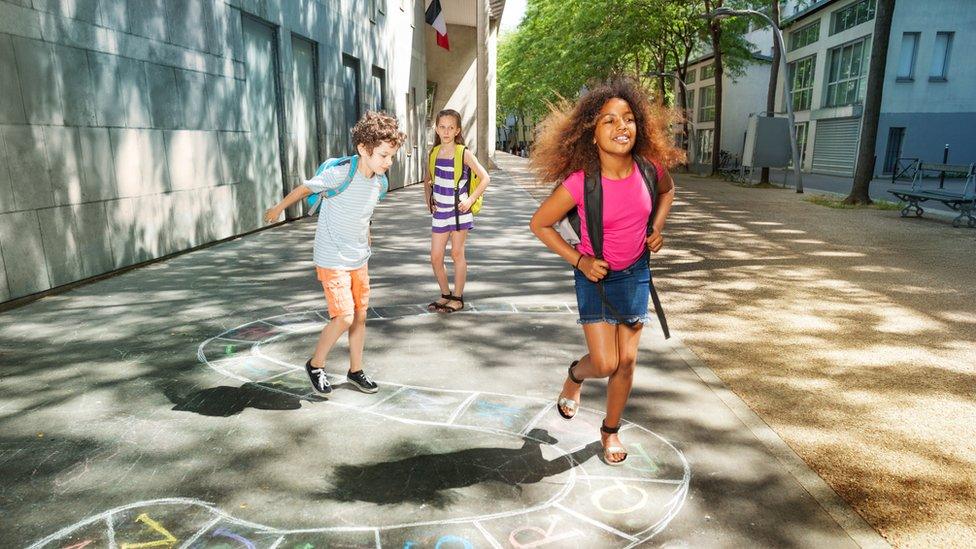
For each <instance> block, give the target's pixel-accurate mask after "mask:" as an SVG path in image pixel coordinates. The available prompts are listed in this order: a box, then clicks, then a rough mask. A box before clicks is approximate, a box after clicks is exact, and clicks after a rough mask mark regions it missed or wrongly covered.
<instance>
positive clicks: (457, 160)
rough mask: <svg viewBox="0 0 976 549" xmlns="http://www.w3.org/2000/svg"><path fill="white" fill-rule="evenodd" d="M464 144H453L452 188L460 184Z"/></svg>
mask: <svg viewBox="0 0 976 549" xmlns="http://www.w3.org/2000/svg"><path fill="white" fill-rule="evenodd" d="M465 149H467V147H465V146H464V145H455V146H454V188H455V189H456V188H458V187H460V186H461V174H462V172H463V171H464V151H465Z"/></svg>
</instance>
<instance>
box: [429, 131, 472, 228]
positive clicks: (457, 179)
mask: <svg viewBox="0 0 976 549" xmlns="http://www.w3.org/2000/svg"><path fill="white" fill-rule="evenodd" d="M466 148H467V147H465V146H464V145H454V192H455V196H457V190H458V189H459V188H460V187H461V173H462V170H463V169H464V150H465V149H466ZM440 150H441V146H440V145H436V146H435V147H434V148H433V150H431V151H430V158H428V159H427V168H428V170H429V171H428V172H427V173H429V174H430V177H431V180H433V178H434V162H435V161H436V160H437V153H438V152H440ZM468 173H470V174H471V175H470V184H469V185H468V196H471V195H472V194H474V191H475V189H477V188H478V185H480V184H481V181H480V180H479V179H478V174H476V173H474V170H468ZM484 201H485V196H484V195H481V196H479V197H478V200H475V201H474V204H472V205H471V213H473V214H477V213H478V212H480V211H481V206H482V204H483V203H484Z"/></svg>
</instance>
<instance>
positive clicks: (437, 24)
mask: <svg viewBox="0 0 976 549" xmlns="http://www.w3.org/2000/svg"><path fill="white" fill-rule="evenodd" d="M424 21H426V22H427V24H428V25H430V26H432V27H434V31H436V32H437V45H438V46H440V47H442V48H444V49H445V50H447V51H451V45H450V44H449V43H448V42H447V23H445V22H444V11H443V10H442V9H441V2H440V0H432V1H431V3H430V5H429V6H427V11H426V12H425V13H424Z"/></svg>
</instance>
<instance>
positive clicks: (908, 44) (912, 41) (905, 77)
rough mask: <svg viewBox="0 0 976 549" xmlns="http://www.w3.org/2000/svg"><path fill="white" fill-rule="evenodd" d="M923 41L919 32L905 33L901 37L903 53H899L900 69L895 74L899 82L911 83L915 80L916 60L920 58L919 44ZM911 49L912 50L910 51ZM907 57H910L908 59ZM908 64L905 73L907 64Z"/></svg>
mask: <svg viewBox="0 0 976 549" xmlns="http://www.w3.org/2000/svg"><path fill="white" fill-rule="evenodd" d="M920 40H921V33H919V32H905V33H902V35H901V51H900V52H899V53H898V69H897V71H896V72H895V80H896V81H897V82H911V81H913V80H915V58H916V57H918V43H919V41H920ZM908 48H910V49H908ZM906 55H907V56H910V57H908V58H906ZM906 62H907V63H908V67H907V69H908V70H907V71H905V70H904V69H905V63H906Z"/></svg>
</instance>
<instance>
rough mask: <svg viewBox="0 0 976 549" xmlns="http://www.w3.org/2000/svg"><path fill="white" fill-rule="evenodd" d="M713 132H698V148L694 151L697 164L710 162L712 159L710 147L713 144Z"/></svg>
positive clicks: (711, 130) (708, 130)
mask: <svg viewBox="0 0 976 549" xmlns="http://www.w3.org/2000/svg"><path fill="white" fill-rule="evenodd" d="M714 135H715V130H713V129H707V130H698V147H697V149H696V150H695V156H696V158H695V161H696V162H698V163H699V164H705V163H706V162H710V161H711V158H712V145H713V144H714V139H713V137H714Z"/></svg>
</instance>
